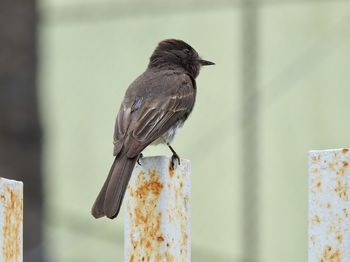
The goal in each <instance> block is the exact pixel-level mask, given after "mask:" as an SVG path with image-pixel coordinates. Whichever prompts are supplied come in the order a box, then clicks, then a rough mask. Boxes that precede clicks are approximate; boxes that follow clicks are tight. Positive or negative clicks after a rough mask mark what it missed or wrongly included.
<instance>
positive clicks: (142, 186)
mask: <svg viewBox="0 0 350 262" xmlns="http://www.w3.org/2000/svg"><path fill="white" fill-rule="evenodd" d="M163 188H164V185H163V183H162V181H161V180H160V175H159V174H157V172H156V171H155V170H151V171H150V172H149V173H148V174H147V175H146V174H144V173H143V172H141V173H140V174H138V175H137V180H136V189H135V190H134V191H133V192H130V195H131V196H132V197H133V200H134V201H135V208H134V209H133V210H132V211H133V212H132V213H133V214H134V216H130V219H132V221H131V223H132V230H131V232H130V239H132V245H133V247H134V249H133V250H129V251H128V252H131V253H132V259H133V261H173V260H168V259H167V256H168V255H167V254H166V252H165V251H164V250H163V249H162V248H160V247H161V246H162V245H163V242H164V241H165V238H164V237H163V235H162V229H161V223H162V213H161V212H160V211H159V210H158V209H157V204H158V201H159V197H160V194H161V192H162V190H163ZM135 235H138V237H135ZM155 250H159V253H155Z"/></svg>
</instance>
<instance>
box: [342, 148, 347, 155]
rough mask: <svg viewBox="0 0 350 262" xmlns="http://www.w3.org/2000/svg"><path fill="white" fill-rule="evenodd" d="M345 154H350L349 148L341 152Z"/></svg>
mask: <svg viewBox="0 0 350 262" xmlns="http://www.w3.org/2000/svg"><path fill="white" fill-rule="evenodd" d="M341 152H342V153H343V154H346V153H347V152H349V148H343V150H342V151H341Z"/></svg>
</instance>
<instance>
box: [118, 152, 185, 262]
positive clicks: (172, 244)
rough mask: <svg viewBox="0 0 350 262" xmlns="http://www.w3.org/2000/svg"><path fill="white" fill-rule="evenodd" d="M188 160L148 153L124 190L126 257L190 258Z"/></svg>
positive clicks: (136, 259)
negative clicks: (177, 159) (175, 159)
mask: <svg viewBox="0 0 350 262" xmlns="http://www.w3.org/2000/svg"><path fill="white" fill-rule="evenodd" d="M190 173H191V165H190V161H188V160H184V159H181V165H178V164H177V163H176V164H175V167H174V168H172V166H171V158H169V157H164V156H159V157H147V158H142V159H141V166H140V165H136V167H135V169H134V172H133V174H132V176H131V179H130V182H129V186H128V189H127V193H126V201H125V203H126V215H125V261H127V262H129V261H130V262H131V261H159V262H161V261H182V262H189V261H190V260H191V246H190V201H191V198H190V193H191V192H190Z"/></svg>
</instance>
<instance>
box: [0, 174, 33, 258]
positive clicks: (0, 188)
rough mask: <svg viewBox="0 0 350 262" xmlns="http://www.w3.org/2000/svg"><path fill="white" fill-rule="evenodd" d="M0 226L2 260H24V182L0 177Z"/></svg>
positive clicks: (0, 255)
mask: <svg viewBox="0 0 350 262" xmlns="http://www.w3.org/2000/svg"><path fill="white" fill-rule="evenodd" d="M0 227H1V228H2V231H1V237H0V248H1V249H0V250H1V252H0V261H4V262H21V261H23V253H22V247H23V245H22V243H23V236H22V234H23V183H22V182H18V181H15V180H9V179H5V178H0ZM34 233H35V232H34Z"/></svg>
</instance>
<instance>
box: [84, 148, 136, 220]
mask: <svg viewBox="0 0 350 262" xmlns="http://www.w3.org/2000/svg"><path fill="white" fill-rule="evenodd" d="M136 160H137V157H135V158H128V157H127V156H126V154H120V155H119V156H118V157H116V158H115V160H114V162H113V164H112V167H111V169H110V171H109V174H108V177H107V179H106V181H105V183H104V184H103V187H102V189H101V191H100V193H99V194H98V196H97V199H96V200H95V203H94V205H93V207H92V210H91V214H92V215H93V216H94V217H95V218H100V217H103V216H107V217H108V218H111V219H112V218H115V217H116V216H117V215H118V213H119V210H120V207H121V204H122V201H123V198H124V194H125V191H126V188H127V186H128V183H129V180H130V176H131V174H132V171H133V169H134V166H135V163H136Z"/></svg>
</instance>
